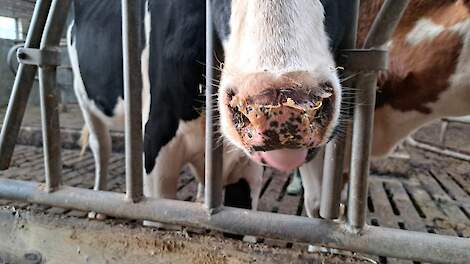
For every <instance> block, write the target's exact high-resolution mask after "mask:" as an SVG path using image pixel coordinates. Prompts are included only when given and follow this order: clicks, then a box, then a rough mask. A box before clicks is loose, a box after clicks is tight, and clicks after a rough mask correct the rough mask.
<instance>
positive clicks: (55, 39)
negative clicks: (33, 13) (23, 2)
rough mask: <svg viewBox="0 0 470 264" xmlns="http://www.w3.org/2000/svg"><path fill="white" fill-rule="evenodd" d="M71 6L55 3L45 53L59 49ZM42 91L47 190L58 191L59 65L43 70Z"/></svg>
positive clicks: (62, 1)
mask: <svg viewBox="0 0 470 264" xmlns="http://www.w3.org/2000/svg"><path fill="white" fill-rule="evenodd" d="M69 7H70V0H54V1H53V2H52V5H51V8H50V10H49V15H48V18H47V22H46V26H45V28H44V34H43V36H42V39H41V46H40V48H41V50H59V44H60V39H61V37H62V32H63V30H64V27H65V22H66V19H67V14H68V10H69ZM39 91H40V102H41V124H42V138H43V149H44V168H45V172H46V188H47V191H54V190H55V189H56V188H58V187H59V184H60V181H61V179H60V178H61V174H62V159H61V151H62V149H61V147H62V146H61V140H60V124H59V100H60V99H59V94H58V89H57V65H43V66H41V67H39Z"/></svg>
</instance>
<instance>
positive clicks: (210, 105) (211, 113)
mask: <svg viewBox="0 0 470 264" xmlns="http://www.w3.org/2000/svg"><path fill="white" fill-rule="evenodd" d="M213 65H214V29H213V24H212V8H211V1H210V0H206V150H205V151H206V153H205V155H206V160H205V174H206V175H205V185H206V188H205V199H204V200H205V205H206V207H207V208H208V209H209V210H214V209H217V208H219V207H220V206H221V205H222V187H223V186H222V150H223V145H222V144H219V145H218V144H217V136H216V134H217V131H218V123H217V122H216V121H215V111H217V107H216V104H215V102H214V101H213V100H212V98H213V96H214V92H215V91H214V90H215V89H214V85H213V78H214V67H213Z"/></svg>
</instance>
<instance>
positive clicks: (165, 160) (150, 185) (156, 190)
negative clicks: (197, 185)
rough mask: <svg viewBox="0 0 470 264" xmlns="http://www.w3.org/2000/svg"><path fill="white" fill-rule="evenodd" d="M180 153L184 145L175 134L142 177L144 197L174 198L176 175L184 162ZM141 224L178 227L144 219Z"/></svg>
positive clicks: (167, 227) (164, 227)
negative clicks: (150, 168)
mask: <svg viewBox="0 0 470 264" xmlns="http://www.w3.org/2000/svg"><path fill="white" fill-rule="evenodd" d="M182 153H184V146H183V144H182V142H181V139H180V137H178V136H175V137H174V138H173V139H172V140H171V141H170V142H169V143H168V144H167V145H166V146H164V147H163V148H162V149H161V150H160V152H159V153H158V156H157V158H156V160H155V165H154V166H153V169H152V170H151V171H150V172H148V173H146V175H145V177H144V194H145V196H146V197H152V198H164V199H176V192H177V185H178V176H179V173H180V170H181V167H182V166H183V163H184V162H183V158H182V156H183V155H182ZM143 224H144V225H145V226H153V227H157V228H163V229H172V230H174V229H180V228H179V227H177V226H174V225H168V224H163V223H157V222H152V221H144V222H143Z"/></svg>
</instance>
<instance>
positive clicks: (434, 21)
mask: <svg viewBox="0 0 470 264" xmlns="http://www.w3.org/2000/svg"><path fill="white" fill-rule="evenodd" d="M382 3H383V1H376V0H363V1H361V9H360V20H359V35H358V45H359V46H361V45H362V43H363V42H364V39H365V37H366V35H367V32H368V30H369V28H370V26H371V24H372V21H373V19H374V18H375V16H376V15H377V13H378V10H379V9H380V7H381V5H382ZM469 8H470V1H463V0H444V1H426V0H411V1H410V3H409V5H408V7H407V9H406V10H405V13H404V15H403V17H402V19H401V21H400V23H399V24H398V27H397V29H396V31H395V32H394V34H393V36H392V39H391V41H390V43H389V44H388V48H389V52H390V54H389V57H390V59H389V64H388V70H386V71H383V72H381V73H380V75H379V80H378V84H377V87H378V90H377V103H376V108H375V113H374V128H373V142H372V150H371V154H372V158H373V159H380V158H384V157H386V156H388V155H389V154H390V153H391V152H392V151H393V150H394V149H395V148H396V147H397V145H399V144H400V143H401V142H402V141H403V140H404V139H406V138H407V137H408V136H409V135H411V134H412V133H413V132H414V131H416V130H417V129H418V128H420V127H422V126H423V125H426V124H428V123H430V122H432V121H436V120H439V119H441V118H443V117H448V116H462V115H468V114H470V104H469V103H468V102H470V49H469V40H470V9H469ZM348 147H350V145H348ZM346 153H350V151H346ZM322 155H323V153H319V155H318V156H317V157H315V159H314V160H313V161H312V162H310V163H309V164H307V165H305V166H303V167H302V168H301V174H302V182H303V185H304V189H305V206H306V209H307V210H306V212H307V214H308V215H309V216H311V217H318V211H319V206H320V194H321V182H322V171H321V170H322V162H323V160H322ZM349 158H350V157H349V156H347V157H346V158H345V163H344V168H345V169H346V170H345V176H346V178H345V181H344V184H343V186H345V184H346V182H347V169H348V168H349ZM344 194H345V192H343V200H344V199H345V195H344Z"/></svg>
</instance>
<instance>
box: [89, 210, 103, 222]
mask: <svg viewBox="0 0 470 264" xmlns="http://www.w3.org/2000/svg"><path fill="white" fill-rule="evenodd" d="M106 218H107V216H106V215H105V214H101V213H97V212H89V213H88V219H95V220H100V221H103V220H105V219H106Z"/></svg>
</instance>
